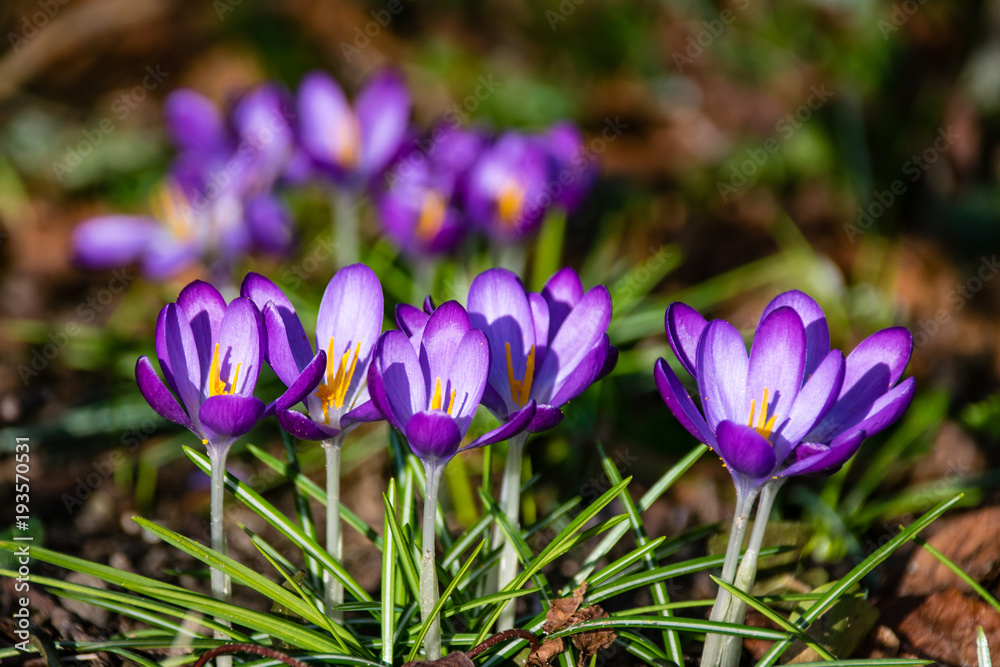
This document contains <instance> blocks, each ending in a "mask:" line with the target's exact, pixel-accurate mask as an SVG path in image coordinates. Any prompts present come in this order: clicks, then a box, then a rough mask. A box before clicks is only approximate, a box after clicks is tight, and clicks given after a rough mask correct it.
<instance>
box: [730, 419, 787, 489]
mask: <svg viewBox="0 0 1000 667" xmlns="http://www.w3.org/2000/svg"><path fill="white" fill-rule="evenodd" d="M715 435H716V437H717V438H718V441H719V450H718V451H719V456H721V457H722V460H723V461H725V462H726V465H727V466H729V468H730V469H732V470H733V472H736V473H740V474H742V475H744V476H746V477H748V478H750V479H752V480H758V479H761V478H764V477H769V476H770V475H771V473H772V472H774V466H775V463H776V461H775V458H774V449H772V448H771V443H770V442H768V441H767V440H766V439H765V438H764V437H763V436H762V435H761V434H760V433H758V432H757V430H756V429H753V428H750V427H749V426H747V425H746V424H737V423H736V422H731V421H728V420H725V421H721V422H719V426H718V428H716V430H715Z"/></svg>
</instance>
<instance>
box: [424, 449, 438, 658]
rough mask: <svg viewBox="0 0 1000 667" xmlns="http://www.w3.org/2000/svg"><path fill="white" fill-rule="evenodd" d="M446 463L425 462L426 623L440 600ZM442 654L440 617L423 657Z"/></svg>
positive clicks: (426, 639) (434, 622) (426, 641)
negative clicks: (438, 532) (438, 539)
mask: <svg viewBox="0 0 1000 667" xmlns="http://www.w3.org/2000/svg"><path fill="white" fill-rule="evenodd" d="M442 472H444V465H443V464H442V463H440V462H430V463H429V462H427V461H424V473H425V476H426V478H427V479H426V482H425V483H424V524H423V541H422V542H421V549H422V550H423V556H422V558H421V559H420V618H421V620H422V621H423V622H424V623H426V622H427V619H428V618H430V615H431V610H433V609H434V605H436V604H437V601H438V584H437V565H436V562H435V556H434V553H435V531H434V528H435V525H436V523H435V520H436V518H437V503H438V489H439V488H440V486H441V473H442ZM440 657H441V619H439V618H434V619H432V620H431V624H430V628H429V629H428V630H427V634H426V635H425V636H424V660H437V659H438V658H440Z"/></svg>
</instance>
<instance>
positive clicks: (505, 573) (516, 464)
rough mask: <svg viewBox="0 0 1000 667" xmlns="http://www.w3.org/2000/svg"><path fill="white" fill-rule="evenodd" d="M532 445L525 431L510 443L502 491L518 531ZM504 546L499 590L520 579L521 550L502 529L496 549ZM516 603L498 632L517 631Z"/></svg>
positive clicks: (497, 531) (499, 623)
mask: <svg viewBox="0 0 1000 667" xmlns="http://www.w3.org/2000/svg"><path fill="white" fill-rule="evenodd" d="M527 441H528V432H527V431H522V432H521V433H518V434H517V435H515V436H514V437H512V438H511V439H510V440H508V441H507V464H506V466H505V467H504V471H503V486H502V487H501V490H500V507H501V509H503V512H504V515H505V516H506V517H507V521H508V522H509V523H510V525H511V526H512V527H513V528H514V530H520V529H521V522H520V509H521V460H522V458H523V457H524V445H525V443H526V442H527ZM501 544H502V545H503V551H501V552H500V565H499V568H498V571H497V587H496V588H497V590H498V591H500V590H503V588H504V587H505V586H506V585H507V584H509V583H510V582H512V581H514V577H515V576H516V575H517V550H516V549H515V548H514V543H513V542H511V541H509V540H506V539H504V534H503V531H501V530H500V526H496V528H495V529H494V532H493V547H494V548H496V547H498V546H500V545H501ZM515 611H516V609H515V603H514V601H511V602H508V603H507V606H505V607H504V609H503V611H502V612H501V613H500V618H499V619H498V620H497V631H498V632H503V631H504V630H510V629H511V628H513V627H514V613H515Z"/></svg>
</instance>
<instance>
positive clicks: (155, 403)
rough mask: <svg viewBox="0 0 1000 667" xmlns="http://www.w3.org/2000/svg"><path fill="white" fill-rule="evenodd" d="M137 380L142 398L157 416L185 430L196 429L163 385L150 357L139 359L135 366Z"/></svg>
mask: <svg viewBox="0 0 1000 667" xmlns="http://www.w3.org/2000/svg"><path fill="white" fill-rule="evenodd" d="M135 380H136V382H137V383H138V385H139V391H140V392H141V393H142V397H143V398H145V399H146V402H147V403H149V405H150V407H151V408H153V410H155V411H156V414H158V415H160V416H161V417H163V418H164V419H169V420H170V421H172V422H174V423H175V424H180V425H181V426H183V427H185V428H189V429H192V430H193V429H194V424H192V423H191V419H190V418H188V416H187V413H185V412H184V409H183V408H182V407H181V406H180V404H179V403H178V402H177V399H176V398H174V395H173V394H172V393H170V390H169V389H167V386H166V385H165V384H163V380H161V379H160V376H159V375H157V374H156V371H155V370H153V364H151V363H150V361H149V357H146V356H142V357H139V361H138V362H136V365H135Z"/></svg>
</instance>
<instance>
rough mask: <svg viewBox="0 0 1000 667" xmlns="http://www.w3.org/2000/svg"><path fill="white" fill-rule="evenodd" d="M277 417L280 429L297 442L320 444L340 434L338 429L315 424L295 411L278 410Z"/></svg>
mask: <svg viewBox="0 0 1000 667" xmlns="http://www.w3.org/2000/svg"><path fill="white" fill-rule="evenodd" d="M277 417H278V424H279V425H280V426H281V428H283V429H285V431H286V432H288V433H290V434H291V435H292V436H294V437H296V438H298V439H299V440H313V441H315V442H322V441H324V440H327V439H329V438H333V437H336V436H337V435H338V434H339V433H340V431H339V430H338V429H335V428H333V427H332V426H327V425H326V424H317V423H316V422H314V421H313V420H311V419H309V417H307V416H305V415H304V414H302V413H301V412H297V411H295V410H278V412H277Z"/></svg>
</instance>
